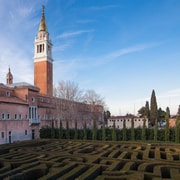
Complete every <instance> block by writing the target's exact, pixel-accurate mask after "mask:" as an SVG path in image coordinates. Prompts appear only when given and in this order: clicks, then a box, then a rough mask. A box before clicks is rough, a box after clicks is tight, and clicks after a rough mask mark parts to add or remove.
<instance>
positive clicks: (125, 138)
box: [123, 119, 127, 141]
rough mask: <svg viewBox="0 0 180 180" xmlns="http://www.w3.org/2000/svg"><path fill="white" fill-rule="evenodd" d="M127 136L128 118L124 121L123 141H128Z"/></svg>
mask: <svg viewBox="0 0 180 180" xmlns="http://www.w3.org/2000/svg"><path fill="white" fill-rule="evenodd" d="M126 140H127V137H126V120H125V119H124V121H123V141H126Z"/></svg>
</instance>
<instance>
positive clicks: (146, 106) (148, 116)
mask: <svg viewBox="0 0 180 180" xmlns="http://www.w3.org/2000/svg"><path fill="white" fill-rule="evenodd" d="M145 115H146V117H147V118H148V119H150V109H149V102H148V101H146V105H145Z"/></svg>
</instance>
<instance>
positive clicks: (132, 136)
mask: <svg viewBox="0 0 180 180" xmlns="http://www.w3.org/2000/svg"><path fill="white" fill-rule="evenodd" d="M131 140H132V141H134V140H135V134H134V118H132V121H131Z"/></svg>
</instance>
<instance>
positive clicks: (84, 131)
mask: <svg viewBox="0 0 180 180" xmlns="http://www.w3.org/2000/svg"><path fill="white" fill-rule="evenodd" d="M83 135H84V136H83V140H87V125H86V121H85V122H84V128H83Z"/></svg>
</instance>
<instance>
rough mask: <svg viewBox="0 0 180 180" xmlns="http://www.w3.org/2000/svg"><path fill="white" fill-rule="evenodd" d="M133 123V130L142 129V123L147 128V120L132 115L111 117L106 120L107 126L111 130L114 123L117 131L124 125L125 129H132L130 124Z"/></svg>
mask: <svg viewBox="0 0 180 180" xmlns="http://www.w3.org/2000/svg"><path fill="white" fill-rule="evenodd" d="M133 121H134V128H138V127H143V124H144V121H145V125H146V127H148V119H147V118H140V117H138V116H134V115H132V114H127V115H125V116H111V117H110V118H108V123H107V126H108V127H109V128H112V127H113V125H114V123H115V127H116V128H117V129H122V128H123V127H124V124H125V126H126V128H128V129H129V128H131V127H132V122H133Z"/></svg>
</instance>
